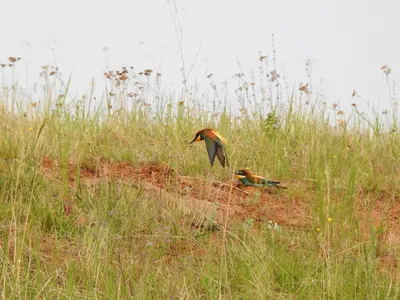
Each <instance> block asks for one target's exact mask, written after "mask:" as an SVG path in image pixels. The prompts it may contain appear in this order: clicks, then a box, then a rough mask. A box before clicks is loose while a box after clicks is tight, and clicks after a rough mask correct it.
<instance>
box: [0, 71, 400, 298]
mask: <svg viewBox="0 0 400 300" xmlns="http://www.w3.org/2000/svg"><path fill="white" fill-rule="evenodd" d="M49 72H50V71H49ZM46 76H48V75H46ZM152 76H155V75H154V74H153V75H152ZM106 77H107V75H106ZM120 77H122V75H120ZM49 78H50V77H49ZM109 79H110V78H109ZM111 79H112V78H111ZM113 80H114V81H112V83H111V84H110V85H107V88H106V90H105V92H104V95H105V96H104V99H103V100H104V101H103V102H100V101H97V102H96V100H95V99H92V97H91V96H88V97H87V98H82V99H80V100H79V101H75V102H68V101H67V100H68V99H67V97H65V96H64V95H61V96H59V95H58V94H57V93H56V92H55V90H56V88H55V84H56V83H55V82H53V83H52V81H51V78H50V79H49V81H48V82H47V83H46V85H45V88H44V92H43V93H40V94H38V95H36V97H37V98H34V97H33V96H32V97H28V98H26V97H25V95H23V94H22V93H21V92H20V90H19V89H18V88H15V85H14V88H12V89H11V88H9V89H8V88H7V87H6V86H5V85H4V84H3V93H2V103H3V104H2V109H1V111H0V127H1V132H2V134H1V136H0V145H1V147H0V159H1V164H0V183H1V184H0V199H1V205H0V222H1V223H0V224H1V227H0V235H1V239H0V246H1V248H0V250H1V252H0V255H1V256H0V266H1V268H0V292H1V295H2V297H3V298H4V299H13V298H46V299H49V298H50V299H52V298H58V297H60V298H77V299H78V298H82V299H83V298H100V299H116V298H121V299H125V298H129V297H132V298H138V299H143V298H145V299H159V298H162V297H167V298H182V299H217V298H221V299H318V298H330V299H333V298H336V299H349V298H350V299H355V298H356V299H368V298H373V299H387V298H397V297H398V296H399V294H400V285H399V280H400V271H399V268H398V258H399V257H400V230H399V229H400V224H399V221H398V216H399V212H400V199H399V191H400V186H399V182H400V169H399V157H400V139H399V135H398V133H397V132H396V131H394V130H393V131H392V130H391V128H392V127H388V126H387V124H386V123H385V126H383V122H382V120H380V119H373V118H372V117H364V116H363V115H361V114H359V113H357V110H356V108H355V109H354V110H353V112H352V113H351V114H350V113H347V114H344V113H343V112H341V111H339V110H338V109H337V108H330V109H329V108H327V107H326V105H323V104H315V106H314V107H312V108H309V107H308V104H306V101H305V100H304V97H308V94H307V95H306V94H304V92H305V91H304V89H303V90H300V91H296V92H295V93H293V94H292V96H290V97H287V98H286V99H281V102H279V103H274V104H270V108H269V109H264V108H265V107H267V104H268V103H270V102H268V99H266V100H265V102H263V101H264V100H260V102H259V103H258V104H259V105H260V106H262V105H264V106H262V107H263V109H260V110H257V109H253V106H252V105H253V104H254V103H253V104H252V103H250V102H249V101H243V103H242V107H241V108H242V109H241V110H240V112H238V113H236V111H235V110H233V109H232V110H231V109H230V108H229V106H228V105H225V104H226V103H225V104H224V103H223V105H222V106H221V107H220V109H218V111H217V113H215V112H209V111H207V109H206V108H204V107H203V106H201V105H197V103H196V101H195V99H194V98H195V97H194V96H190V95H189V94H187V95H186V97H187V98H184V99H175V98H174V97H165V96H163V97H161V98H159V100H158V102H156V100H155V99H157V97H156V96H155V95H156V94H157V91H154V90H151V89H149V88H148V86H146V85H145V84H143V86H144V87H145V88H144V89H142V94H140V95H139V96H138V98H137V99H136V98H135V97H136V96H135V97H132V96H128V94H129V92H130V90H129V89H128V86H124V85H123V84H124V83H123V81H124V80H125V79H121V80H120V81H121V82H122V83H118V81H116V79H115V78H114V79H113ZM131 83H132V84H133V82H131ZM268 84H270V83H268ZM268 84H267V88H268ZM122 87H124V88H122ZM59 88H60V89H64V90H63V92H64V94H65V95H67V94H68V84H67V85H66V86H61V87H59ZM146 89H147V90H150V93H151V96H148V95H147V96H148V98H146ZM155 89H156V87H155ZM272 89H273V88H272ZM143 90H144V92H143ZM150 98H151V99H152V101H154V102H152V103H150V105H149V103H148V102H146V101H144V100H143V99H145V100H149V99H150ZM26 99H28V100H26ZM160 99H162V100H160ZM243 99H244V100H246V98H243ZM10 103H13V105H14V107H15V109H11V108H10ZM271 103H272V102H271ZM295 104H296V105H295ZM310 105H311V104H310ZM128 107H129V109H128ZM202 107H203V108H202ZM17 108H19V109H17ZM13 111H14V112H13ZM266 111H267V112H268V113H269V114H267V113H266ZM89 112H90V113H89ZM365 118H367V120H368V121H365ZM205 127H214V128H216V129H217V130H218V131H219V132H220V133H221V134H222V135H223V136H224V137H225V138H226V139H227V140H228V142H229V145H228V149H227V151H228V155H229V159H230V164H231V169H230V170H229V169H227V168H225V169H223V168H222V167H221V166H220V165H218V162H216V164H215V165H214V167H213V168H211V166H210V165H209V162H208V158H207V154H206V151H205V146H204V144H203V143H196V144H194V145H191V146H188V143H189V142H190V141H191V140H192V139H193V137H194V134H195V133H196V131H198V130H200V129H202V128H205ZM242 167H250V168H251V169H252V170H253V171H255V172H256V173H258V174H260V175H262V176H266V177H267V178H270V179H276V180H280V181H281V182H282V184H284V185H285V186H287V187H288V189H287V190H278V191H277V190H274V189H258V190H257V189H251V188H245V189H244V191H245V192H246V193H244V192H242V191H240V190H238V189H241V188H242V187H240V185H238V183H237V182H236V181H235V180H234V179H233V178H232V173H231V171H233V170H236V169H238V168H242ZM166 170H167V171H166ZM203 202H204V207H206V208H205V209H204V207H202V208H201V207H200V206H201V205H199V203H203Z"/></svg>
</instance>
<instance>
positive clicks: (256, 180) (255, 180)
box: [247, 174, 267, 184]
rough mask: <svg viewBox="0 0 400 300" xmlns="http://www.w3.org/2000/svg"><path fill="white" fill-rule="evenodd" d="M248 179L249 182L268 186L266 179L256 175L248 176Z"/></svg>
mask: <svg viewBox="0 0 400 300" xmlns="http://www.w3.org/2000/svg"><path fill="white" fill-rule="evenodd" d="M247 178H248V179H249V181H251V182H253V183H260V184H266V183H267V180H266V179H265V178H264V177H261V176H258V175H255V174H250V175H248V176H247Z"/></svg>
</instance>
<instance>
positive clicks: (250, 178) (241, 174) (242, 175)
mask: <svg viewBox="0 0 400 300" xmlns="http://www.w3.org/2000/svg"><path fill="white" fill-rule="evenodd" d="M235 177H236V178H237V179H239V181H240V182H241V183H243V184H244V185H246V186H247V185H248V186H257V187H262V186H274V187H277V188H282V189H286V187H284V186H281V185H280V182H278V181H272V180H267V179H265V178H264V177H261V176H258V175H256V174H253V173H251V172H250V170H249V169H242V170H239V171H237V172H235Z"/></svg>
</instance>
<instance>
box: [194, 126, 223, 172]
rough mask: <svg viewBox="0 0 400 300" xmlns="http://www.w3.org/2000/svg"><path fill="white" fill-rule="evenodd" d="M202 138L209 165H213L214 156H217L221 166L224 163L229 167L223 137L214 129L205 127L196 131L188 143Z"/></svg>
mask: <svg viewBox="0 0 400 300" xmlns="http://www.w3.org/2000/svg"><path fill="white" fill-rule="evenodd" d="M202 140H204V141H205V142H206V148H207V153H208V158H209V159H210V163H211V166H213V165H214V160H215V156H217V157H218V160H219V162H220V163H221V165H222V166H223V167H225V163H226V165H227V166H228V167H229V163H228V156H227V155H226V149H225V145H226V144H227V142H226V140H225V139H224V137H223V136H222V135H221V134H220V133H218V132H217V131H216V130H215V129H211V128H205V129H202V130H200V131H199V132H197V133H196V135H195V137H194V139H193V141H191V142H190V143H189V145H190V144H191V143H193V142H200V141H202Z"/></svg>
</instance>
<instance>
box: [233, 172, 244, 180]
mask: <svg viewBox="0 0 400 300" xmlns="http://www.w3.org/2000/svg"><path fill="white" fill-rule="evenodd" d="M245 177H246V176H244V175H239V174H237V173H235V178H237V179H242V178H245Z"/></svg>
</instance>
